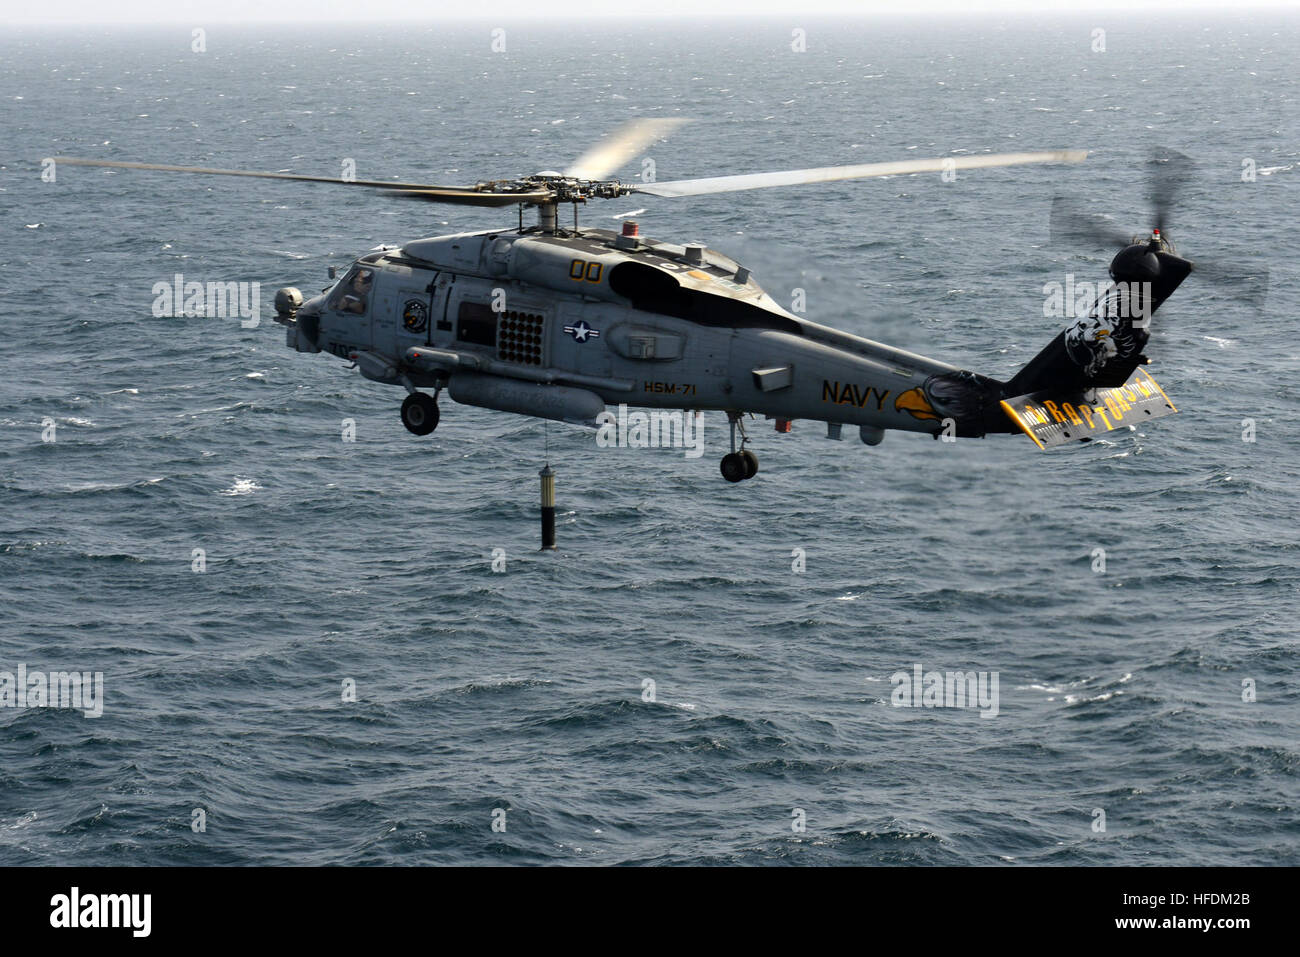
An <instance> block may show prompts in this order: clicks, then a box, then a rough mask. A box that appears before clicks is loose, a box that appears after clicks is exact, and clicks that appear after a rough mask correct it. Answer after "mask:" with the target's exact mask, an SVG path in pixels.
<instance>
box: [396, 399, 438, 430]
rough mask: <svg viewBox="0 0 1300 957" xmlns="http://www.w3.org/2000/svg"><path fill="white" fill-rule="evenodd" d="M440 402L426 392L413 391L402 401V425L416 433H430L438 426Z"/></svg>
mask: <svg viewBox="0 0 1300 957" xmlns="http://www.w3.org/2000/svg"><path fill="white" fill-rule="evenodd" d="M438 418H439V415H438V403H437V402H436V401H435V400H434V398H433V396H431V395H428V394H426V393H424V392H412V393H411V394H410V395H408V396H407V397H406V401H405V402H403V403H402V425H404V426H406V428H407V430H408V431H410V432H414V433H415V434H416V435H428V434H429V433H430V432H432V431H433V430H434V429H436V428H437V427H438Z"/></svg>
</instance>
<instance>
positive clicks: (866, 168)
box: [633, 150, 1088, 196]
mask: <svg viewBox="0 0 1300 957" xmlns="http://www.w3.org/2000/svg"><path fill="white" fill-rule="evenodd" d="M1087 155H1088V151H1087V150H1047V151H1044V152H1038V153H991V154H988V155H983V156H950V157H946V158H942V159H921V160H901V161H897V162H893V163H864V164H861V165H858V166H820V167H817V168H814V169H788V170H781V171H779V172H774V173H742V174H741V175H739V176H713V177H709V178H707V179H679V180H673V181H672V182H668V183H647V184H645V185H640V186H636V187H634V188H633V192H636V193H648V194H649V195H651V196H703V195H705V194H708V193H730V192H734V191H736V190H741V189H763V188H765V187H768V186H798V185H801V184H803V183H830V182H835V181H837V180H843V179H865V178H867V177H869V176H898V175H902V174H905V173H939V172H943V171H945V170H950V169H952V170H956V169H983V168H984V167H988V166H1018V165H1020V164H1023V163H1082V162H1083V160H1084V158H1085V157H1086V156H1087Z"/></svg>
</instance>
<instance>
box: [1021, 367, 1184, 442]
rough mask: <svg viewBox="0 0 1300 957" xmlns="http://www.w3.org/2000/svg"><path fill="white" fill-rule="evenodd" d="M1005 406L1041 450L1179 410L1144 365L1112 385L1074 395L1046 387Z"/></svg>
mask: <svg viewBox="0 0 1300 957" xmlns="http://www.w3.org/2000/svg"><path fill="white" fill-rule="evenodd" d="M1002 408H1003V409H1004V410H1005V411H1006V413H1007V415H1009V416H1011V420H1012V421H1013V422H1015V423H1016V425H1018V426H1020V428H1021V429H1022V430H1024V433H1025V434H1026V435H1028V436H1029V437H1030V438H1031V439H1033V440H1034V444H1036V445H1037V446H1038V447H1039V448H1040V449H1048V448H1052V447H1054V446H1057V445H1064V444H1065V443H1067V442H1075V441H1079V440H1082V439H1091V438H1093V437H1094V436H1098V435H1101V434H1102V433H1104V432H1109V431H1110V430H1111V429H1119V428H1123V427H1124V426H1126V425H1137V424H1139V423H1140V422H1147V421H1150V420H1151V419H1158V418H1160V417H1161V416H1162V415H1169V414H1170V413H1171V412H1177V411H1178V410H1177V409H1175V408H1174V404H1173V403H1172V402H1170V401H1169V397H1168V396H1167V395H1165V390H1164V389H1162V388H1160V386H1158V385H1156V380H1155V379H1153V378H1151V376H1150V375H1149V374H1148V373H1147V371H1146V369H1142V368H1139V369H1138V370H1137V371H1135V372H1134V373H1133V375H1131V376H1130V377H1129V380H1128V381H1127V382H1125V383H1124V384H1123V385H1122V386H1119V387H1117V388H1114V389H1094V390H1091V391H1089V392H1087V393H1082V392H1080V393H1074V394H1068V393H1062V392H1058V391H1053V390H1052V389H1044V390H1043V391H1041V392H1033V393H1030V394H1029V395H1021V396H1016V397H1015V398H1014V399H1004V400H1003V401H1002Z"/></svg>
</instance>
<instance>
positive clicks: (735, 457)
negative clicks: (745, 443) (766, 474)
mask: <svg viewBox="0 0 1300 957" xmlns="http://www.w3.org/2000/svg"><path fill="white" fill-rule="evenodd" d="M754 467H755V468H756V469H757V467H758V465H757V460H755V466H754ZM749 475H750V473H749V468H748V467H747V466H746V464H745V459H744V457H743V456H742V455H741V453H739V452H729V453H727V454H726V455H724V456H723V457H722V477H723V478H724V479H726V480H727V481H728V482H740V481H743V480H745V479H747V478H749Z"/></svg>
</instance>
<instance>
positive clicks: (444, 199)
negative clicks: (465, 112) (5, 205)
mask: <svg viewBox="0 0 1300 957" xmlns="http://www.w3.org/2000/svg"><path fill="white" fill-rule="evenodd" d="M54 162H55V165H56V166H57V165H58V164H59V163H64V164H66V165H68V166H99V167H105V168H108V169H151V170H162V171H164V172H168V173H199V174H202V175H205V176H248V177H252V178H254V179H291V180H298V181H300V182H306V183H333V184H335V185H343V186H365V187H369V188H371V189H383V190H389V191H393V192H395V193H397V194H400V195H413V196H418V198H420V199H425V200H431V201H433V202H439V203H458V204H461V205H465V206H513V205H514V204H515V203H527V202H538V201H541V200H542V199H544V198H545V197H547V196H549V195H550V194H549V193H545V192H542V193H508V192H502V193H496V192H491V191H489V190H486V189H476V188H474V187H472V186H430V185H428V184H426V183H390V182H385V181H383V180H372V179H357V180H345V179H340V178H339V177H337V176H306V175H303V174H301V173H259V172H252V171H250V170H242V169H211V168H208V167H205V166H171V165H168V164H166V163H127V162H123V161H120V160H89V159H78V158H76V157H73V156H56V157H55V158H54Z"/></svg>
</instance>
